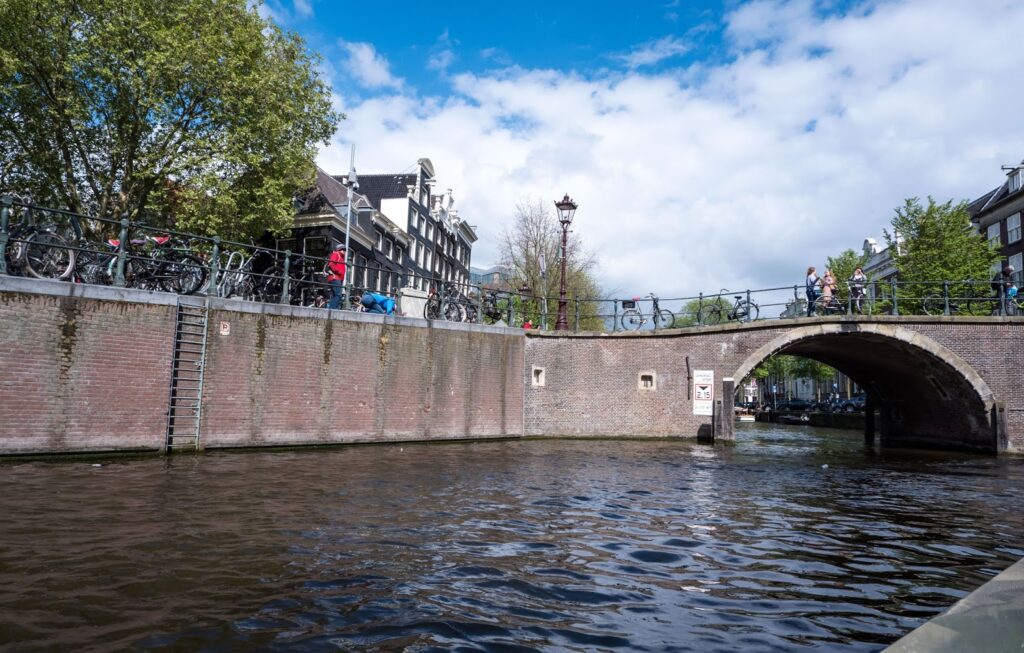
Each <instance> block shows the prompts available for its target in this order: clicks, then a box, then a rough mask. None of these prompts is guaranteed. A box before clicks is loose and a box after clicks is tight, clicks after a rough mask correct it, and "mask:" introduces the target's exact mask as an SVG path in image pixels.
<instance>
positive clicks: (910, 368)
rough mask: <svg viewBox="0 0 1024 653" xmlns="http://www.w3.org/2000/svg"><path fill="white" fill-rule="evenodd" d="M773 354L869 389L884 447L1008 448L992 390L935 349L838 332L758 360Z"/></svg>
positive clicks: (785, 344)
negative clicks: (996, 420)
mask: <svg viewBox="0 0 1024 653" xmlns="http://www.w3.org/2000/svg"><path fill="white" fill-rule="evenodd" d="M894 335H895V336H897V337H893V336H894ZM766 350H773V351H771V352H770V353H774V354H788V355H793V356H802V357H805V358H811V359H814V360H817V361H820V362H822V363H825V364H827V365H830V366H832V367H834V368H836V369H837V370H839V371H841V372H843V373H844V374H846V375H847V376H849V377H850V378H851V379H852V380H853V381H854V382H855V383H857V385H859V386H860V387H862V388H864V389H865V390H866V392H867V394H868V396H869V398H870V400H871V401H872V402H873V404H874V407H875V408H876V409H877V411H878V419H877V421H876V427H877V431H878V433H879V435H880V437H881V442H882V444H883V446H906V447H928V448H942V449H963V450H971V451H983V452H991V453H995V452H998V451H999V450H1000V449H1001V448H1002V446H1001V445H1000V442H999V437H998V435H997V433H996V430H995V429H994V428H993V424H992V418H991V410H992V406H993V401H994V398H993V396H992V393H991V390H990V389H989V388H988V386H987V384H985V382H984V381H983V380H982V379H981V378H980V377H979V376H978V375H977V373H975V372H974V370H972V369H971V368H970V367H969V366H968V365H967V364H966V363H965V362H964V361H963V360H962V359H960V358H959V357H958V356H956V355H955V354H953V353H952V352H949V351H948V350H945V349H944V348H943V347H941V345H938V344H937V343H935V342H934V341H931V340H926V339H923V338H921V337H920V336H909V335H908V334H898V333H897V334H883V333H877V332H871V331H866V330H852V331H850V330H847V331H843V330H834V331H832V332H827V331H825V332H818V333H805V334H791V335H790V336H784V337H782V338H780V339H779V340H778V341H776V342H775V343H772V344H770V345H769V346H766V347H764V348H762V350H759V352H758V354H757V356H764V357H767V356H765V351H766ZM752 358H753V357H752ZM762 360H763V358H762ZM750 363H751V361H748V364H750ZM756 364H757V363H753V364H751V365H750V367H749V369H753V366H754V365H756ZM744 367H747V364H745V365H744ZM749 369H748V370H747V371H746V372H744V373H747V372H749ZM737 376H738V377H739V378H742V376H739V375H737ZM869 419H870V418H869Z"/></svg>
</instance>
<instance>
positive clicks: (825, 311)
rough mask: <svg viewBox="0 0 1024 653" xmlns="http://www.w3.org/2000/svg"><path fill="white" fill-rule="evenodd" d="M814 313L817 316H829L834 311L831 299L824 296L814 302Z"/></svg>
mask: <svg viewBox="0 0 1024 653" xmlns="http://www.w3.org/2000/svg"><path fill="white" fill-rule="evenodd" d="M814 312H815V314H817V315H818V316H825V315H831V314H832V313H833V312H834V311H833V310H832V298H831V297H825V296H824V295H822V296H820V297H818V298H817V299H815V300H814Z"/></svg>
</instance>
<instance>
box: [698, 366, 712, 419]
mask: <svg viewBox="0 0 1024 653" xmlns="http://www.w3.org/2000/svg"><path fill="white" fill-rule="evenodd" d="M714 404H715V372H714V370H694V371H693V414H694V415H713V414H714V412H715V411H714Z"/></svg>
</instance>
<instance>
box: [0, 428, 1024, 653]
mask: <svg viewBox="0 0 1024 653" xmlns="http://www.w3.org/2000/svg"><path fill="white" fill-rule="evenodd" d="M826 466H827V467H826ZM1022 487H1024V459H1021V458H1004V459H996V458H990V457H975V456H968V455H963V454H939V453H929V452H919V451H871V450H865V449H864V447H863V445H862V443H861V437H860V435H859V434H857V433H855V432H849V431H831V430H826V429H812V428H809V427H779V426H777V425H770V424H750V425H748V424H744V425H741V427H740V432H739V433H738V441H737V443H736V444H735V445H734V446H705V445H698V444H696V443H693V442H690V441H664V440H659V441H652V440H636V441H622V440H583V441H580V440H554V441H546V440H533V441H507V442H483V443H454V444H419V445H394V446H392V445H387V446H359V447H347V448H340V449H333V450H303V451H294V452H254V453H211V454H206V455H202V456H185V455H183V456H175V457H172V458H170V459H161V458H144V459H112V460H106V461H96V460H86V461H81V460H79V461H44V462H13V463H11V462H8V463H4V464H0V515H2V522H0V523H2V530H0V649H3V650H11V651H15V650H17V651H22V650H38V649H48V650H76V651H84V650H96V651H106V650H115V649H116V650H124V649H128V650H161V651H193V650H200V651H232V650H251V649H259V650H282V651H283V650H288V651H324V650H380V651H392V650H406V651H441V650H461V651H477V650H479V651H529V650H544V651H597V650H616V651H701V652H706V651H801V650H819V651H877V650H879V649H881V648H882V647H883V646H884V645H885V644H887V643H890V642H892V641H894V640H895V639H897V638H898V637H900V636H901V635H903V634H904V633H906V632H907V631H909V630H910V629H912V628H913V627H915V626H917V625H919V624H921V623H922V622H924V621H925V620H927V619H928V618H929V617H932V616H933V615H935V614H937V613H939V612H941V611H943V610H944V609H945V608H946V607H948V606H949V605H950V604H951V603H953V602H954V601H956V600H957V599H959V598H960V597H962V596H964V595H965V594H966V593H967V592H968V591H970V590H972V589H974V588H975V587H977V586H979V585H981V584H982V583H983V582H985V581H986V580H987V579H989V578H991V577H992V576H993V575H995V574H996V573H997V572H998V571H1000V570H1002V569H1003V568H1005V567H1007V566H1008V565H1009V564H1011V563H1012V562H1014V561H1015V560H1017V559H1018V558H1020V557H1021V556H1024V504H1022V500H1021V499H1022V493H1021V489H1022Z"/></svg>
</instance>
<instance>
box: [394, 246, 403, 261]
mask: <svg viewBox="0 0 1024 653" xmlns="http://www.w3.org/2000/svg"><path fill="white" fill-rule="evenodd" d="M403 254H405V250H404V249H402V246H401V245H395V263H398V264H399V265H401V264H402V261H404V260H405V259H404V258H403V256H402V255H403Z"/></svg>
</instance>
